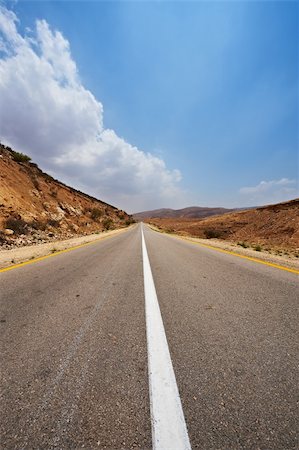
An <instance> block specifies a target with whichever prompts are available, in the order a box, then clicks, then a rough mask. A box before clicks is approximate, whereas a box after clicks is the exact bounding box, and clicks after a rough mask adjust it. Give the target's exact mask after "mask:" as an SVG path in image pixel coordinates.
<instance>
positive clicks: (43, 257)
mask: <svg viewBox="0 0 299 450" xmlns="http://www.w3.org/2000/svg"><path fill="white" fill-rule="evenodd" d="M128 229H129V228H124V229H123V230H120V231H121V232H123V231H128ZM114 236H117V234H111V235H108V236H103V237H101V238H99V239H95V240H94V241H91V242H85V243H84V244H80V245H74V246H73V247H69V248H66V249H64V250H57V251H56V252H55V253H51V254H50V255H45V256H39V257H38V258H34V259H31V260H29V261H24V262H22V263H18V264H14V265H12V266H9V267H4V268H3V269H0V273H1V272H8V271H9V270H13V269H18V268H19V267H23V266H27V265H28V264H34V263H36V262H39V261H43V260H44V259H47V258H52V257H53V256H57V255H61V254H62V253H67V252H71V251H72V250H77V249H78V248H82V247H86V246H87V245H91V244H96V243H99V242H101V241H103V240H104V239H108V238H111V237H114ZM54 244H55V242H53V245H54Z"/></svg>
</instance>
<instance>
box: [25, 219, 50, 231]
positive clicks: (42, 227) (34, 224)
mask: <svg viewBox="0 0 299 450" xmlns="http://www.w3.org/2000/svg"><path fill="white" fill-rule="evenodd" d="M28 226H29V227H30V228H33V229H34V230H41V231H45V229H46V224H45V222H41V221H40V220H33V221H32V222H29V223H28Z"/></svg>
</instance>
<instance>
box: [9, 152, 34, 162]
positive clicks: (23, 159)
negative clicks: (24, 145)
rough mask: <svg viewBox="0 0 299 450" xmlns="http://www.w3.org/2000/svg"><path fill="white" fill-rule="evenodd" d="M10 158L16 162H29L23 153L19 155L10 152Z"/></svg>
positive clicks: (29, 159)
mask: <svg viewBox="0 0 299 450" xmlns="http://www.w3.org/2000/svg"><path fill="white" fill-rule="evenodd" d="M12 157H13V159H14V161H16V162H29V161H31V158H30V156H27V155H25V154H24V153H19V152H15V151H12Z"/></svg>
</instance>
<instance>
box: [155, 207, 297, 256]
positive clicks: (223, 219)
mask: <svg viewBox="0 0 299 450" xmlns="http://www.w3.org/2000/svg"><path fill="white" fill-rule="evenodd" d="M146 222H148V223H151V224H153V225H155V226H156V227H158V228H159V229H161V230H163V231H166V232H168V233H177V234H181V235H185V236H192V237H198V238H204V239H218V240H225V241H228V242H233V243H236V244H238V245H239V246H240V247H244V248H253V249H255V250H256V251H263V250H265V251H273V252H274V253H277V254H285V255H293V256H297V257H298V256H299V199H295V200H291V201H289V202H284V203H278V204H276V205H269V206H264V207H260V208H255V209H250V210H246V211H239V212H234V213H230V214H225V215H221V216H215V217H209V218H206V219H201V220H200V219H188V218H179V219H175V218H167V219H162V218H150V219H146Z"/></svg>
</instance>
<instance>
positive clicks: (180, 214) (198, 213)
mask: <svg viewBox="0 0 299 450" xmlns="http://www.w3.org/2000/svg"><path fill="white" fill-rule="evenodd" d="M232 211H235V209H226V208H206V207H201V206H190V207H188V208H183V209H170V208H162V209H154V210H152V211H142V212H139V213H135V214H133V216H134V219H135V220H139V221H143V220H145V219H149V218H160V219H167V218H169V219H170V218H173V219H174V218H190V219H202V218H204V217H209V216H216V215H221V214H226V213H229V212H232Z"/></svg>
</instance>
